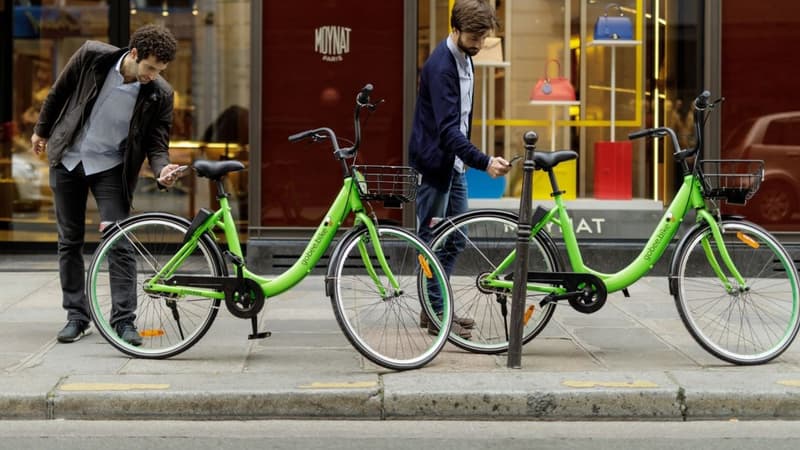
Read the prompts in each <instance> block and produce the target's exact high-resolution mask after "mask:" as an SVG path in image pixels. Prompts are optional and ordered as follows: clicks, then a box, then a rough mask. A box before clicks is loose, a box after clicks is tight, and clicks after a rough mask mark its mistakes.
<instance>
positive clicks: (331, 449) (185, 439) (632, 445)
mask: <svg viewBox="0 0 800 450" xmlns="http://www.w3.org/2000/svg"><path fill="white" fill-rule="evenodd" d="M798 438H800V426H798V424H797V423H796V422H787V421H764V422H755V421H753V422H736V421H726V422H712V421H698V422H483V421H481V422H469V421H424V422H422V421H320V420H314V421H302V420H299V421H294V420H292V421H250V422H232V421H223V422H182V421H149V422H145V421H117V422H108V421H106V422H104V421H61V420H59V421H19V422H17V421H3V422H0V449H9V450H10V449H14V450H28V449H30V450H33V449H36V450H49V449H54V450H55V449H58V450H71V449H75V450H78V449H80V450H90V449H108V448H113V449H115V450H126V449H131V450H141V449H143V448H158V449H159V450H173V449H192V450H232V449H237V450H238V449H251V448H269V449H304V450H316V449H320V450H322V449H326V450H339V449H341V450H345V449H347V450H351V449H370V450H374V449H409V450H417V449H421V448H434V449H437V450H451V449H452V450H469V449H486V448H502V449H504V450H515V449H532V448H535V449H537V450H541V449H559V450H561V449H586V448H591V449H594V450H641V449H655V450H660V449H664V450H667V449H669V450H675V449H693V450H694V449H704V450H723V449H724V450H736V449H760V448H768V449H770V450H784V449H786V450H789V449H792V450H794V449H796V448H797V442H798Z"/></svg>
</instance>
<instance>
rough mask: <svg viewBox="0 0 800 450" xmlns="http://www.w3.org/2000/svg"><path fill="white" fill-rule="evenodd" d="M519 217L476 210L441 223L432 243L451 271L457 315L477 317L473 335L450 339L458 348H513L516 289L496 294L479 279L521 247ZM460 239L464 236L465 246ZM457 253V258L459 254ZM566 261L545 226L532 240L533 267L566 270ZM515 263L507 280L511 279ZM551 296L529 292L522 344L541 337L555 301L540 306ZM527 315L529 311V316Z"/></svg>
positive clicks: (489, 350) (487, 350)
mask: <svg viewBox="0 0 800 450" xmlns="http://www.w3.org/2000/svg"><path fill="white" fill-rule="evenodd" d="M518 225H519V219H518V217H517V215H516V214H514V213H511V212H507V211H500V210H476V211H470V212H467V213H464V214H461V215H459V216H456V217H453V218H447V219H445V220H444V222H443V223H442V224H441V225H439V228H438V229H437V230H436V231H435V234H434V237H433V239H432V241H431V249H432V250H433V252H434V253H435V254H436V256H437V257H438V258H439V260H440V261H441V262H442V264H443V265H444V267H445V271H446V272H447V273H449V274H450V285H451V287H452V289H453V294H454V296H455V297H454V301H453V305H454V314H455V316H457V317H468V318H471V319H473V320H474V321H475V325H474V327H473V328H472V329H471V330H470V331H471V333H472V336H471V337H470V338H469V339H464V338H462V337H461V336H459V335H458V334H456V333H451V334H450V342H452V343H453V344H455V345H457V346H458V347H460V348H462V349H464V350H467V351H470V352H474V353H482V354H497V353H502V352H505V351H507V350H508V332H509V315H510V311H511V297H512V295H511V290H509V291H508V292H503V293H499V292H490V291H486V290H484V289H482V288H481V287H479V277H480V276H481V275H483V274H487V273H489V272H491V271H493V270H494V269H495V268H496V267H497V266H498V264H499V263H500V262H501V261H503V259H505V258H506V257H507V256H508V254H509V253H510V252H512V251H513V250H515V249H516V245H517V229H518ZM454 237H455V238H461V239H464V242H463V245H461V243H456V244H453V243H454V242H457V241H456V240H454ZM453 256H456V257H455V258H454V257H453ZM562 266H563V264H562V263H561V258H560V256H559V254H558V251H557V249H556V247H555V244H554V243H553V241H552V238H551V237H550V236H549V235H548V234H547V233H546V232H545V231H544V230H541V231H539V233H537V234H536V235H535V236H533V237H532V238H531V240H530V247H529V253H528V270H529V271H540V272H555V271H560V270H561V267H562ZM514 270H515V264H513V263H512V264H511V265H510V266H509V267H508V270H507V272H506V273H505V274H503V275H501V276H500V277H501V278H508V279H511V276H512V275H513V273H514ZM544 295H545V294H542V293H537V292H528V294H527V296H526V299H525V311H526V313H528V312H529V311H532V313H531V315H530V316H529V317H528V319H527V320H525V319H523V321H524V326H523V332H522V336H523V337H522V343H523V344H526V343H528V342H530V341H531V340H532V339H533V338H535V337H536V336H537V335H538V334H539V333H540V332H541V331H542V330H543V329H544V327H545V326H546V325H547V323H548V322H549V321H550V318H551V317H552V315H553V313H554V312H555V306H556V305H555V303H549V304H547V305H546V306H544V307H540V306H539V302H540V301H541V300H542V298H543V297H544ZM526 315H527V314H526Z"/></svg>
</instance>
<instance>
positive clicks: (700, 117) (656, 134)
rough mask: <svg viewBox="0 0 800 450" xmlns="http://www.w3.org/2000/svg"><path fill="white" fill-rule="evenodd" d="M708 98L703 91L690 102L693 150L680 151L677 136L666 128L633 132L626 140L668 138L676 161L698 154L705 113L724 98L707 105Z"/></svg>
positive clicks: (708, 95) (701, 145) (708, 94)
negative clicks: (692, 117) (692, 124)
mask: <svg viewBox="0 0 800 450" xmlns="http://www.w3.org/2000/svg"><path fill="white" fill-rule="evenodd" d="M709 98H711V93H710V92H708V91H703V92H702V93H700V95H698V96H697V98H695V99H694V101H693V102H692V106H693V107H694V109H695V114H694V129H695V137H696V144H695V146H694V148H691V149H681V146H680V143H679V142H678V136H677V135H676V134H675V131H674V130H673V129H671V128H668V127H658V128H647V129H644V130H639V131H634V132H633V133H631V134H629V135H628V138H629V139H639V138H643V137H652V138H656V139H658V138H661V137H664V136H669V137H670V138H671V140H672V146H673V148H674V149H675V151H674V152H673V154H672V155H673V156H674V157H675V159H677V160H678V161H684V160H685V159H686V158H688V157H690V156H694V155H696V154H698V153H699V152H700V151H701V150H702V149H703V123H704V119H705V114H704V113H705V111H708V110H711V109H713V108H714V107H715V106H716V105H717V104H718V103H721V102H723V101H725V97H720V98H719V99H717V100H714V101H713V102H711V103H709Z"/></svg>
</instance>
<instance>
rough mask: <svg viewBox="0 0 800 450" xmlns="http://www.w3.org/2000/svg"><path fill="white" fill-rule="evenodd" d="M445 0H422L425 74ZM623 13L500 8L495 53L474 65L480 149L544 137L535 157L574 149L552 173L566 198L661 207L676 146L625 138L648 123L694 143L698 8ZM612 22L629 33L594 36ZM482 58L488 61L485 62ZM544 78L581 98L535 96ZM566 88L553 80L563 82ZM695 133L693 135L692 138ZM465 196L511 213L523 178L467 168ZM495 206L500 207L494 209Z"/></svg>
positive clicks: (638, 0)
mask: <svg viewBox="0 0 800 450" xmlns="http://www.w3.org/2000/svg"><path fill="white" fill-rule="evenodd" d="M452 3H453V2H451V1H448V0H420V1H419V8H418V17H419V21H418V27H419V28H418V35H419V41H418V47H417V49H418V68H421V67H422V64H424V62H425V60H426V59H427V56H428V54H430V52H431V51H432V50H433V48H434V47H435V46H436V45H437V44H438V43H439V42H440V41H441V40H442V39H444V38H445V36H447V34H448V33H449V14H450V8H451V7H452ZM616 3H618V5H619V7H615V6H609V5H608V3H605V2H598V1H594V0H530V1H513V0H496V1H495V5H496V10H497V17H498V19H499V21H500V26H499V28H498V29H497V30H496V32H495V36H496V37H498V38H499V49H496V48H494V45H495V44H494V41H488V40H487V43H491V45H492V48H485V49H484V50H483V51H482V52H481V53H480V54H479V55H478V58H476V59H475V80H476V81H475V96H474V107H473V108H474V109H473V127H472V141H473V143H474V144H475V145H476V146H478V147H479V148H481V149H482V150H483V151H486V152H487V153H489V154H492V155H500V156H504V157H506V158H511V157H514V156H518V155H522V154H523V153H524V147H523V143H522V135H523V134H524V133H525V132H526V131H528V130H534V131H536V132H537V133H538V135H539V141H538V144H537V150H540V151H550V150H557V149H572V150H575V151H577V152H578V153H579V155H580V156H579V159H578V160H577V161H570V162H568V163H566V164H562V165H559V166H558V167H557V168H556V175H557V176H558V179H559V184H560V186H559V187H560V188H561V189H562V190H564V191H566V192H565V196H564V198H565V199H567V200H571V199H578V198H580V199H597V200H626V201H629V200H646V201H653V200H655V201H659V202H666V201H669V199H670V198H671V194H672V192H674V190H675V183H674V179H673V177H674V173H673V172H674V171H673V169H672V166H673V162H672V159H671V156H670V155H671V154H672V151H673V150H672V149H671V148H666V147H665V146H663V145H661V144H652V143H645V142H644V141H637V142H630V141H628V140H627V134H628V133H630V132H632V131H635V130H638V129H640V128H644V127H646V126H663V125H669V126H673V125H674V126H676V127H680V130H679V133H680V134H681V137H682V143H684V144H686V143H688V142H689V140H690V139H691V136H690V135H689V134H687V130H686V129H685V128H684V127H682V126H681V125H682V124H684V123H689V124H691V118H688V117H687V113H686V111H687V108H688V105H689V102H690V101H691V99H693V98H694V97H695V96H696V95H697V94H698V93H699V92H700V91H701V90H702V88H701V85H700V82H699V80H702V76H703V74H702V67H703V66H702V65H698V64H696V63H697V62H698V61H699V55H700V53H701V51H702V48H701V44H702V42H703V41H702V37H701V35H700V29H701V28H702V26H701V22H700V21H701V19H702V17H703V16H702V14H701V12H702V8H703V5H702V2H700V3H698V2H694V1H681V0H672V1H670V0H661V1H653V0H628V1H623V2H616ZM606 14H608V15H609V16H612V17H614V18H620V17H621V18H624V19H625V20H626V21H627V22H628V28H627V30H628V31H629V34H627V35H625V36H623V37H622V38H620V39H616V38H614V37H603V36H601V35H598V36H595V34H596V31H597V30H596V27H595V25H596V23H597V22H598V20H599V19H600V18H602V17H604V16H605V15H606ZM484 53H489V55H487V56H484V55H483V54H484ZM544 78H549V79H550V80H551V81H553V80H556V81H554V82H562V83H565V84H566V85H567V86H568V87H569V88H570V89H571V90H572V92H574V97H572V96H569V95H567V96H564V97H563V98H562V97H559V98H552V97H547V95H542V94H541V93H540V92H537V86H541V81H542V80H543V79H544ZM559 78H560V79H561V80H557V79H559ZM692 132H693V130H688V133H692ZM467 175H468V183H469V185H470V198H471V199H475V200H482V201H481V202H479V203H476V204H480V205H482V206H485V205H491V206H500V207H504V206H506V205H509V206H513V205H514V203H513V202H507V201H504V200H506V199H514V198H518V197H519V194H520V191H521V184H522V171H512V172H511V173H510V175H509V176H508V177H507V179H506V180H502V179H497V180H492V179H490V178H489V177H488V176H487V175H485V174H484V173H482V172H480V171H475V170H473V171H469V172H468V173H467ZM536 175H537V176H536V177H535V178H534V198H535V199H539V200H549V199H550V189H549V184H548V181H547V179H546V178H545V177H543V176H542V177H541V178H539V176H540V175H541V174H540V173H537V174H536ZM492 200H495V201H494V202H493V201H492Z"/></svg>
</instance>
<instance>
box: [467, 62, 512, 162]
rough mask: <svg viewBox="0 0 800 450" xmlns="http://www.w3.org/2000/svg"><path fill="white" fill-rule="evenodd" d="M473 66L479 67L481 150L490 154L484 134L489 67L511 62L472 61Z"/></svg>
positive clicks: (507, 65) (509, 64)
mask: <svg viewBox="0 0 800 450" xmlns="http://www.w3.org/2000/svg"><path fill="white" fill-rule="evenodd" d="M472 64H473V65H474V66H475V67H480V68H481V150H483V151H484V152H487V153H489V154H492V153H490V152H489V149H488V148H487V145H488V142H487V134H486V128H487V127H486V116H487V114H486V103H487V100H486V92H487V86H488V78H489V68H492V69H496V68H498V67H509V66H511V63H510V62H508V61H472Z"/></svg>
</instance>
